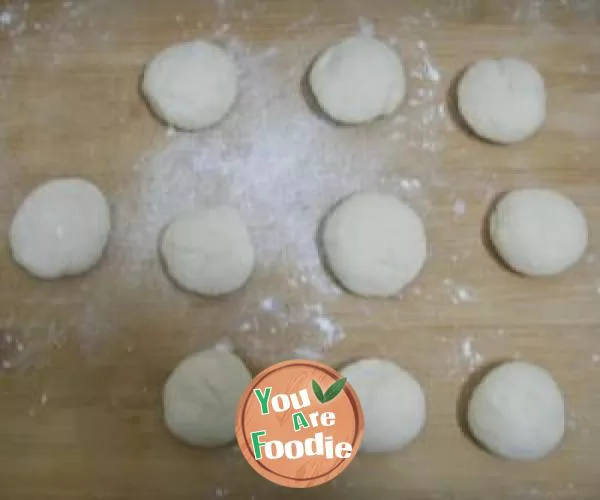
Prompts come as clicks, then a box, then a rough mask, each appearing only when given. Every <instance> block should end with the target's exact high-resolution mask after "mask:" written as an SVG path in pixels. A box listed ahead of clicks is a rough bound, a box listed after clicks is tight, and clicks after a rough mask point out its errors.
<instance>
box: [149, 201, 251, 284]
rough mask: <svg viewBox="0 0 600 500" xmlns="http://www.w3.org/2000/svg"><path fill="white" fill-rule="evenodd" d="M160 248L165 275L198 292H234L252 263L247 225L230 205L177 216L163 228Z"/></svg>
mask: <svg viewBox="0 0 600 500" xmlns="http://www.w3.org/2000/svg"><path fill="white" fill-rule="evenodd" d="M160 249H161V253H162V256H163V259H164V262H165V266H166V269H167V272H168V273H169V276H171V278H173V280H174V281H175V282H176V283H177V284H178V285H179V286H181V287H182V288H184V289H185V290H188V291H190V292H195V293H199V294H201V295H224V294H227V293H231V292H234V291H235V290H237V289H238V288H241V287H242V285H243V284H244V283H245V282H246V281H247V280H248V278H249V277H250V274H251V273H252V268H253V267H254V249H253V248H252V242H251V240H250V235H249V234H248V229H247V228H246V225H245V224H244V222H243V221H242V218H241V217H240V215H239V213H238V212H237V210H235V209H233V208H230V207H216V208H211V209H206V210H199V211H196V212H191V213H188V214H185V215H181V216H179V217H177V218H176V219H175V220H174V221H172V222H171V223H170V224H169V225H168V226H167V228H166V229H165V231H164V233H163V236H162V240H161V246H160Z"/></svg>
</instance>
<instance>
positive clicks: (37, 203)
mask: <svg viewBox="0 0 600 500" xmlns="http://www.w3.org/2000/svg"><path fill="white" fill-rule="evenodd" d="M109 233H110V210H109V207H108V203H107V202H106V198H105V197H104V195H103V194H102V192H101V191H100V190H99V189H98V188H97V187H96V186H95V185H94V184H92V183H90V182H88V181H85V180H83V179H57V180H52V181H49V182H46V183H45V184H42V185H41V186H39V187H37V188H36V189H34V190H33V191H32V192H31V193H29V195H28V196H27V198H25V200H23V202H22V203H21V206H20V207H19V209H18V210H17V213H16V214H15V216H14V218H13V220H12V224H11V226H10V235H9V240H10V248H11V251H12V256H13V258H14V259H15V261H16V262H17V263H18V264H19V265H21V266H22V267H23V268H25V269H26V270H27V271H29V272H30V273H31V274H33V275H34V276H37V277H38V278H42V279H56V278H60V277H63V276H74V275H77V274H82V273H84V272H85V271H87V270H89V269H91V268H92V267H93V266H94V265H95V264H96V263H97V262H98V261H99V260H100V257H102V253H103V252H104V248H105V247H106V243H107V241H108V234H109Z"/></svg>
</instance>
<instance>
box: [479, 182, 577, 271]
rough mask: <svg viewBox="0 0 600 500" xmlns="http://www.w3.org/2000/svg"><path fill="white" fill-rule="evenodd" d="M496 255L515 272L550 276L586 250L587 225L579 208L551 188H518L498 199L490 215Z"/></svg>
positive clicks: (567, 266) (571, 262)
mask: <svg viewBox="0 0 600 500" xmlns="http://www.w3.org/2000/svg"><path fill="white" fill-rule="evenodd" d="M490 237H491V240H492V242H493V243H494V245H495V247H496V250H497V251H498V254H499V255H500V257H502V259H503V260H504V261H505V262H506V263H507V264H508V265H509V266H510V267H511V268H513V269H514V270H515V271H518V272H520V273H523V274H526V275H529V276H551V275H554V274H558V273H560V272H562V271H564V270H565V269H567V268H569V267H570V266H572V265H573V264H575V263H576V262H577V261H578V260H579V259H580V258H581V256H582V255H583V253H584V252H585V249H586V247H587V242H588V227H587V222H586V219H585V216H584V215H583V213H582V212H581V210H580V209H579V208H578V207H577V206H576V205H575V204H574V203H573V202H572V201H571V200H570V199H569V198H567V197H565V196H563V195H562V194H560V193H558V192H556V191H552V190H550V189H519V190H516V191H512V192H510V193H509V194H507V195H506V196H504V198H502V199H501V200H500V202H499V203H498V206H497V207H496V209H495V210H494V212H493V214H492V216H491V218H490Z"/></svg>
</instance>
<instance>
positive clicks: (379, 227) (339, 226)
mask: <svg viewBox="0 0 600 500" xmlns="http://www.w3.org/2000/svg"><path fill="white" fill-rule="evenodd" d="M323 250H324V252H325V258H326V260H327V264H328V266H329V268H330V270H331V271H332V272H333V274H334V275H335V276H336V278H337V279H338V280H339V281H340V283H341V284H342V285H343V286H344V287H345V288H347V289H348V290H350V291H352V292H354V293H356V294H357V295H364V296H366V297H388V296H390V295H393V294H395V293H397V292H399V291H400V290H402V288H404V287H405V286H406V285H408V284H409V283H410V282H411V281H413V280H414V279H415V277H416V276H417V274H418V273H419V271H420V270H421V267H422V266H423V263H424V262H425V258H426V256H427V242H426V236H425V230H424V228H423V223H422V222H421V219H420V218H419V216H418V215H417V214H416V213H415V212H414V211H413V210H412V209H411V208H410V207H409V206H408V205H405V204H404V203H402V202H401V201H399V200H398V199H397V198H395V197H394V196H391V195H388V194H380V193H369V192H364V193H357V194H354V195H351V196H350V197H348V198H346V199H345V200H344V201H342V202H341V203H340V204H339V205H338V206H337V207H335V208H334V210H333V211H332V212H331V214H330V215H329V216H328V217H327V219H326V220H325V223H324V227H323Z"/></svg>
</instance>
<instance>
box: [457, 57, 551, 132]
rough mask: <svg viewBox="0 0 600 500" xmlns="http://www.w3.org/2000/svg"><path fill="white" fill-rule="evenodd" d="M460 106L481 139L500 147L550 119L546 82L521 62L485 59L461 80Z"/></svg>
mask: <svg viewBox="0 0 600 500" xmlns="http://www.w3.org/2000/svg"><path fill="white" fill-rule="evenodd" d="M458 107H459V109H460V112H461V114H462V116H463V117H464V119H465V121H466V122H467V124H468V125H469V126H470V127H471V129H472V130H473V131H474V132H475V133H476V134H477V135H479V136H480V137H483V138H484V139H487V140H489V141H492V142H497V143H500V144H510V143H513V142H518V141H522V140H523V139H526V138H527V137H529V136H531V135H533V134H534V133H535V132H536V131H537V130H538V129H539V128H540V127H541V126H542V123H543V122H544V119H545V117H546V91H545V89H544V79H543V78H542V76H541V75H540V74H539V73H538V71H537V70H536V69H535V68H534V67H533V66H532V65H531V64H529V63H528V62H526V61H523V60H521V59H511V58H506V59H483V60H481V61H478V62H477V63H475V64H474V65H473V66H471V67H470V68H468V69H467V71H466V72H465V74H464V75H463V77H462V79H461V80H460V83H459V85H458Z"/></svg>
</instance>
